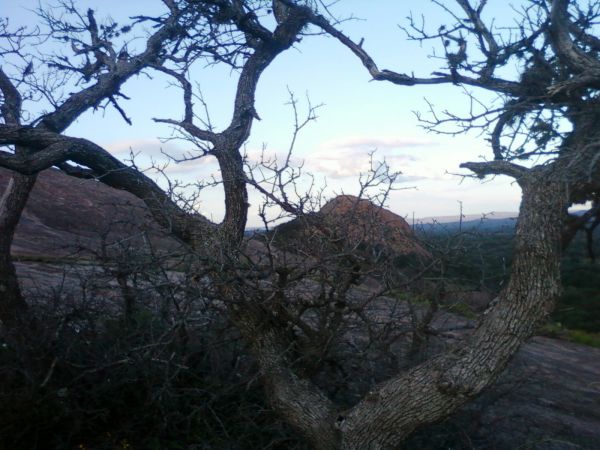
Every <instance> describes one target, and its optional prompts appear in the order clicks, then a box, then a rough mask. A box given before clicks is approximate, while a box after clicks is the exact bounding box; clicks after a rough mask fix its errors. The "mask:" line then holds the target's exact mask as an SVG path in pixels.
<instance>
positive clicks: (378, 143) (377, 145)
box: [322, 136, 439, 151]
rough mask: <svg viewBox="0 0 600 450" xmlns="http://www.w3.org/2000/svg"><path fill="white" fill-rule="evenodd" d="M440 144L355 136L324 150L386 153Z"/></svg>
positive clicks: (332, 143)
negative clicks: (377, 151)
mask: <svg viewBox="0 0 600 450" xmlns="http://www.w3.org/2000/svg"><path fill="white" fill-rule="evenodd" d="M436 145H439V142H436V141H432V140H429V139H423V138H417V137H392V136H353V137H346V138H339V139H333V140H330V141H327V142H325V143H324V144H323V145H322V148H323V149H331V150H335V149H357V150H361V151H365V150H367V151H373V150H379V151H386V150H400V149H412V148H415V147H433V146H436Z"/></svg>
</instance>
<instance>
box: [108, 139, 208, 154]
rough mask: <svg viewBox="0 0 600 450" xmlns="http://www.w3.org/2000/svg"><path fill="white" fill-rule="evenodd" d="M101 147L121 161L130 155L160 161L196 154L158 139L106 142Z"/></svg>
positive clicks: (188, 149) (183, 147)
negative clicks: (158, 159) (169, 157)
mask: <svg viewBox="0 0 600 450" xmlns="http://www.w3.org/2000/svg"><path fill="white" fill-rule="evenodd" d="M103 146H104V148H105V149H106V150H108V151H109V152H110V153H112V154H113V155H114V156H116V157H117V158H122V159H129V157H130V154H131V153H133V154H134V155H137V156H138V157H145V158H161V159H162V158H165V159H167V158H168V157H167V155H169V156H171V157H173V158H177V159H181V158H183V157H184V156H189V155H194V154H197V152H196V153H195V152H194V150H193V149H191V148H189V147H188V146H183V145H181V144H180V143H178V142H175V141H168V142H162V141H160V140H159V139H120V140H116V141H110V142H107V143H105V144H104V145H103Z"/></svg>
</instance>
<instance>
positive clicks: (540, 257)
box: [234, 171, 567, 450]
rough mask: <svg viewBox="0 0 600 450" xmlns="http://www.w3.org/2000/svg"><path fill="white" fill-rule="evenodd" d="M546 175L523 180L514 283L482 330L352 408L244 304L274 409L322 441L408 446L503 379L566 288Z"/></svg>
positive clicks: (242, 318) (557, 197) (559, 194)
mask: <svg viewBox="0 0 600 450" xmlns="http://www.w3.org/2000/svg"><path fill="white" fill-rule="evenodd" d="M539 172H541V171H538V173H535V172H534V173H532V174H530V175H528V178H529V180H527V181H524V180H521V185H522V188H523V197H522V203H521V209H520V215H519V222H518V225H517V230H516V238H515V249H514V252H515V256H514V263H513V266H512V273H511V279H510V282H509V283H508V285H507V287H506V288H505V289H504V291H503V292H502V293H501V294H500V295H499V297H498V298H497V299H496V301H495V302H494V304H493V306H491V307H490V308H489V309H488V310H487V312H486V313H485V314H484V315H483V317H482V319H481V321H480V323H479V325H478V327H477V329H476V330H475V331H474V333H473V334H472V336H471V337H470V338H468V340H467V342H465V343H464V344H463V345H461V346H460V347H457V348H456V349H455V350H454V351H450V352H449V353H446V354H443V355H440V356H438V357H435V358H433V359H431V360H429V361H427V362H425V363H423V364H421V365H419V366H417V367H415V368H413V369H411V370H409V371H408V372H405V373H403V374H401V375H400V376H398V377H397V378H394V379H391V380H389V381H387V382H384V383H382V384H381V385H379V386H377V387H375V388H374V389H373V390H372V391H371V392H370V393H369V394H368V395H367V396H366V397H365V398H364V399H363V400H362V401H361V402H360V403H359V404H357V405H356V406H354V407H353V408H351V409H350V410H348V411H336V410H335V407H334V405H333V404H332V403H331V402H330V401H329V400H328V399H327V398H326V397H325V396H324V395H323V394H322V393H321V392H320V391H319V390H318V388H317V387H316V386H314V385H313V384H312V383H310V381H308V380H303V379H301V378H299V377H298V376H297V375H296V374H295V373H294V371H293V369H292V368H291V365H290V361H289V359H288V358H287V357H286V345H287V344H286V340H285V339H284V338H283V335H282V331H281V330H278V328H281V327H280V325H281V324H276V323H269V322H270V320H269V319H268V315H267V314H260V313H257V311H256V310H255V308H253V307H251V306H244V305H243V304H241V305H240V307H239V309H238V311H237V314H234V321H235V322H236V323H237V325H238V326H239V327H240V330H241V331H242V334H244V337H245V338H246V339H248V340H249V341H250V342H251V347H252V349H253V352H254V354H255V356H256V358H257V361H258V363H259V365H260V368H261V372H262V375H263V378H264V380H265V384H266V387H267V396H268V398H269V400H270V402H271V404H272V406H273V407H274V409H275V410H277V411H278V412H279V413H280V414H281V415H282V417H284V418H285V419H286V420H287V421H288V423H290V424H291V425H292V426H294V427H295V428H296V429H297V430H299V431H300V432H301V433H302V434H303V435H304V436H305V437H306V438H307V439H308V440H309V441H310V442H311V444H312V446H313V447H314V448H316V449H328V450H330V449H346V450H349V449H356V450H359V449H360V450H367V449H396V448H399V447H400V446H401V444H402V442H403V441H404V440H405V439H406V438H407V437H408V436H409V435H410V434H411V433H413V432H414V431H415V430H416V429H417V428H419V427H422V426H425V425H428V424H431V423H434V422H436V421H439V420H441V419H443V418H445V417H447V416H448V415H450V414H451V413H453V412H454V411H456V410H457V409H458V408H459V407H460V406H462V405H464V404H465V403H467V402H468V401H470V400H471V399H473V397H475V396H476V395H477V394H479V393H480V392H481V391H482V390H483V389H484V388H485V387H487V386H489V385H490V384H491V383H493V382H494V381H495V380H496V378H497V377H498V375H499V374H500V373H501V372H502V370H503V369H504V368H505V367H506V364H507V363H508V361H509V360H510V358H511V357H512V356H513V355H514V354H515V353H516V352H517V350H518V349H519V347H520V345H521V344H522V343H523V342H524V341H525V340H526V339H527V338H528V337H530V336H531V335H532V334H533V333H534V332H535V330H536V328H537V327H538V325H539V324H540V323H542V321H543V320H544V319H545V318H546V317H547V315H548V313H549V312H550V311H551V309H552V307H553V305H554V302H555V300H556V298H557V296H558V295H559V292H560V270H559V269H560V267H559V266H560V253H561V231H562V222H563V218H564V213H565V208H566V206H567V194H566V188H565V186H563V184H562V183H558V182H555V181H549V180H548V178H549V177H546V176H544V174H543V173H539ZM278 325H279V326H278ZM288 342H289V341H288Z"/></svg>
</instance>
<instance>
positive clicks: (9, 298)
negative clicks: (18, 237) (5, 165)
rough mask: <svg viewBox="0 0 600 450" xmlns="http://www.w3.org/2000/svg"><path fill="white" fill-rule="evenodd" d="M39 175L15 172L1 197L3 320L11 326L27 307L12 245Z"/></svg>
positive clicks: (0, 295)
mask: <svg viewBox="0 0 600 450" xmlns="http://www.w3.org/2000/svg"><path fill="white" fill-rule="evenodd" d="M36 178H37V176H36V175H31V176H30V175H22V174H19V173H15V174H14V175H13V177H12V179H11V180H10V182H9V184H8V186H7V187H6V190H5V191H4V194H3V195H2V197H1V198H0V321H2V323H4V324H7V325H9V326H10V324H14V323H16V322H17V321H19V319H21V318H22V316H23V314H24V313H25V311H26V310H27V304H26V302H25V300H24V298H23V296H22V294H21V288H20V287H19V280H18V279H17V273H16V270H15V267H14V265H13V262H12V258H11V253H10V247H11V245H12V242H13V238H14V234H15V230H16V228H17V225H18V223H19V220H20V218H21V214H22V212H23V209H24V208H25V204H26V203H27V199H28V198H29V193H30V192H31V189H32V188H33V186H34V184H35V180H36Z"/></svg>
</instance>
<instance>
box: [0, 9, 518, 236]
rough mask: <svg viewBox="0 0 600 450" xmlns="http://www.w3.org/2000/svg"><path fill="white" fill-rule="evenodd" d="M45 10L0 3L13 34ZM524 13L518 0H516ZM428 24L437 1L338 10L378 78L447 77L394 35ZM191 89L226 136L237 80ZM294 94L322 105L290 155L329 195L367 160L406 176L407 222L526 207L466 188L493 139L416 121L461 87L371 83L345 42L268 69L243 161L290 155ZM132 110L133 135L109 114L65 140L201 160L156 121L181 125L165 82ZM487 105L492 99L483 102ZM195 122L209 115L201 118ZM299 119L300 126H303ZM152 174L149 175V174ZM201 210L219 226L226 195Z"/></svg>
mask: <svg viewBox="0 0 600 450" xmlns="http://www.w3.org/2000/svg"><path fill="white" fill-rule="evenodd" d="M37 3H38V2H37V0H0V15H6V16H8V17H9V18H10V20H11V24H12V25H18V24H28V25H31V24H33V23H34V19H33V16H32V14H31V12H30V11H29V10H30V9H33V8H35V6H36V5H37ZM517 3H518V1H517ZM75 4H76V5H77V6H81V7H82V8H87V7H90V6H91V7H93V8H94V9H96V10H97V17H103V16H106V15H110V16H112V17H113V18H114V19H115V20H117V21H118V20H119V19H120V18H122V17H127V16H129V15H133V14H139V13H140V11H141V12H143V13H144V14H150V13H151V12H153V11H155V9H154V8H156V10H160V8H161V6H160V2H159V1H158V0H129V1H126V2H124V1H122V0H104V1H102V2H101V1H98V0H75ZM489 6H490V15H491V16H494V18H495V20H496V21H497V22H499V23H500V24H501V23H502V21H505V22H506V23H510V21H511V20H512V19H511V14H510V8H507V6H506V3H505V2H504V0H490V2H489ZM411 9H412V12H413V17H415V18H417V20H420V17H421V14H422V15H423V16H424V17H426V18H427V20H426V25H427V26H428V27H429V28H430V29H432V30H435V29H437V27H438V26H439V25H440V23H442V21H443V18H444V17H445V16H443V15H442V14H441V13H440V9H439V7H436V6H435V5H433V4H432V2H429V1H421V2H414V1H408V0H376V1H375V0H369V1H366V0H341V1H340V2H339V3H337V4H336V5H335V7H334V11H336V12H337V13H338V14H340V15H341V16H345V17H347V16H349V15H354V16H355V17H357V18H359V19H358V20H351V21H347V22H344V23H342V24H341V25H340V27H341V28H342V29H343V30H344V31H345V32H346V33H347V34H348V35H349V36H350V37H351V38H352V39H354V40H355V41H358V40H360V39H361V38H364V44H363V47H364V48H365V49H366V50H367V51H369V52H370V53H371V55H372V56H373V57H374V59H375V60H376V61H377V63H378V65H379V68H380V69H383V68H387V69H390V70H395V71H398V72H402V73H415V75H418V76H428V75H429V74H430V73H431V72H432V71H433V70H436V69H439V61H436V60H435V59H432V58H430V57H428V55H429V54H430V53H431V52H430V50H431V48H430V47H428V45H429V44H424V45H422V46H421V45H419V43H416V42H408V41H407V40H406V38H405V34H404V32H403V31H402V30H401V29H400V28H399V27H398V25H399V24H406V23H407V19H406V17H407V16H408V15H409V14H410V13H411ZM193 76H194V82H195V83H196V84H197V86H198V87H199V88H200V89H201V92H202V96H203V98H204V100H205V102H206V104H207V109H208V111H209V112H210V120H211V123H212V124H213V125H214V126H215V128H216V129H217V130H219V129H222V128H223V127H225V126H227V123H228V121H229V120H230V117H231V114H232V108H233V106H232V105H233V98H234V93H235V82H236V79H237V74H236V73H234V72H231V71H230V70H229V69H227V68H223V67H211V68H205V67H199V68H196V69H195V70H194V71H193ZM290 92H292V93H293V94H294V96H295V97H296V98H297V100H298V110H299V111H300V115H301V116H302V113H303V112H305V111H306V108H307V99H310V102H311V104H313V105H322V106H321V107H320V108H319V109H318V112H317V115H318V118H317V120H316V121H314V122H311V123H310V124H309V125H308V126H307V127H306V128H304V129H303V130H302V132H301V133H300V135H299V136H298V139H297V142H296V145H295V147H294V152H293V155H294V157H293V161H294V162H296V163H298V164H300V163H301V164H303V170H304V171H306V172H310V173H312V174H313V175H314V177H315V180H316V183H317V185H321V184H326V186H327V188H326V194H327V195H328V196H330V197H331V196H334V195H336V194H339V193H342V192H343V193H346V194H356V193H357V192H358V189H359V183H358V179H359V176H360V173H361V172H364V171H365V170H366V169H367V168H368V164H369V154H370V153H371V152H374V158H375V159H376V160H377V159H379V160H380V159H382V158H385V160H386V161H387V163H388V164H389V165H390V166H391V168H392V170H395V171H401V172H402V175H401V177H400V179H399V180H400V182H399V183H398V184H397V186H396V187H397V188H398V189H397V190H395V191H394V192H392V194H391V195H390V198H389V200H388V203H387V206H388V207H389V209H391V210H392V211H394V212H396V213H397V214H400V215H402V216H404V217H408V218H412V217H416V218H421V217H430V216H447V215H457V214H458V213H459V208H460V205H461V204H462V208H463V212H464V213H465V214H480V213H491V212H494V211H498V212H499V211H516V210H517V209H518V205H519V200H520V191H519V188H518V186H516V184H515V183H513V182H512V180H510V179H508V178H506V177H496V178H494V179H491V180H486V181H485V182H481V181H479V180H473V179H470V178H463V177H461V176H459V175H456V174H460V173H466V172H465V171H463V170H461V169H459V165H460V163H461V162H466V161H477V160H481V159H482V158H487V159H491V158H492V156H491V150H490V148H489V145H488V142H487V141H486V140H485V136H478V135H477V134H475V133H473V134H472V135H467V136H457V137H450V136H445V135H439V134H434V133H430V132H427V131H426V130H424V129H423V128H422V127H420V123H419V121H418V120H417V118H416V116H415V111H421V112H422V113H424V114H425V113H426V112H427V110H428V106H427V102H426V100H425V99H427V101H429V102H430V103H432V104H434V105H435V107H436V109H438V110H439V111H443V110H444V109H448V110H452V111H461V110H462V111H464V110H465V108H467V107H468V104H467V101H466V97H465V96H464V93H463V92H462V88H461V87H457V86H453V85H443V86H434V87H431V86H429V87H400V86H395V85H392V84H389V83H383V82H374V81H372V80H371V79H370V76H369V74H368V73H367V71H366V70H365V69H364V68H363V67H362V65H361V64H360V63H359V61H358V60H357V59H356V57H354V55H352V54H351V53H350V52H349V51H348V50H347V49H346V48H345V47H343V46H341V44H339V43H338V42H337V41H335V40H334V39H331V38H327V37H324V36H307V37H305V38H303V39H302V41H301V42H300V43H298V44H297V45H296V47H295V48H293V49H291V50H289V51H287V52H286V53H284V54H283V55H281V56H280V57H279V58H278V59H277V60H276V61H275V62H274V63H273V64H272V65H271V66H269V67H268V68H267V70H266V71H265V73H264V75H263V77H262V78H261V80H260V83H259V86H258V90H257V100H256V110H257V112H258V114H259V116H260V118H261V120H260V121H256V122H255V124H254V125H253V129H252V134H251V136H250V138H249V140H248V142H247V143H246V146H245V151H246V153H247V154H248V157H249V158H250V159H251V160H254V159H256V158H258V155H260V154H262V153H264V154H266V155H268V156H270V157H277V156H278V157H279V158H281V157H282V155H284V154H285V152H286V151H287V149H288V148H289V145H290V140H291V137H292V132H293V124H294V116H293V112H292V108H291V107H290V105H289V99H290V97H289V96H290ZM123 93H125V94H126V95H127V96H128V97H130V98H131V100H128V101H124V102H123V103H122V104H121V106H122V107H123V108H124V109H125V110H126V111H127V114H128V115H129V116H130V117H131V118H132V119H133V125H132V126H129V125H127V124H126V123H125V122H124V121H123V120H122V119H121V118H120V116H119V115H118V113H116V111H114V110H113V109H107V110H106V111H103V112H96V113H93V112H87V113H85V114H84V115H83V116H81V118H80V119H79V120H78V121H77V122H76V123H74V124H73V125H72V126H71V127H70V128H69V129H68V130H67V134H69V135H72V136H81V137H85V138H87V139H90V140H93V141H94V142H96V143H97V144H99V145H101V146H103V147H104V148H106V149H107V150H109V151H110V152H112V153H113V154H114V155H116V156H117V157H119V158H122V159H128V158H129V157H130V154H131V152H133V153H134V154H136V155H137V156H136V164H137V165H138V166H140V167H144V166H147V165H149V164H150V163H151V161H154V162H156V163H163V162H166V161H167V159H166V157H165V156H164V153H169V154H172V155H175V156H181V155H184V154H189V153H193V151H194V150H193V147H192V146H191V145H190V144H189V143H187V142H185V141H178V140H174V139H172V137H173V136H174V135H173V130H172V129H170V128H169V127H168V126H167V125H163V124H156V123H155V122H153V120H152V118H153V117H161V118H175V119H178V118H180V117H181V115H182V107H181V94H180V91H179V90H178V89H177V88H175V87H172V86H171V87H169V86H168V83H167V82H166V80H165V79H164V78H163V77H161V76H157V75H153V79H150V78H149V77H147V76H139V77H136V78H133V79H132V80H130V81H128V82H127V83H126V84H125V85H124V87H123ZM481 98H483V99H484V101H488V100H490V97H489V96H486V95H483V96H482V97H481ZM197 113H201V111H200V110H198V111H197ZM301 118H302V117H301ZM217 172H218V168H217V166H216V164H215V161H213V160H210V159H201V160H198V161H193V162H186V163H181V164H174V163H171V164H170V166H169V167H168V169H167V173H168V174H169V176H170V177H173V178H176V179H180V180H182V182H184V183H195V182H201V183H202V182H203V181H207V180H210V177H211V176H212V175H217ZM149 174H150V173H149ZM260 203H261V198H260V197H259V196H258V194H257V193H256V192H250V204H251V208H250V211H249V213H250V216H249V222H248V226H250V227H253V226H258V225H259V224H260V222H259V219H258V215H257V211H258V206H259V204H260ZM199 209H200V212H201V213H203V214H204V215H206V216H208V217H210V218H212V219H214V220H220V218H221V217H222V214H223V197H222V194H221V192H220V189H219V188H210V189H208V188H207V189H206V190H205V191H203V193H202V194H201V196H200V204H199Z"/></svg>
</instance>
